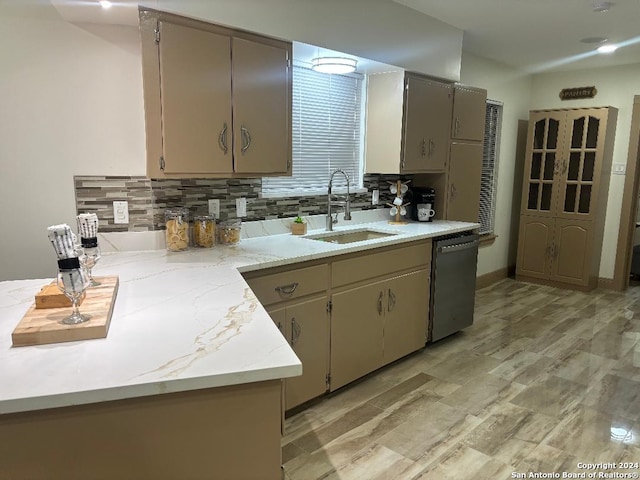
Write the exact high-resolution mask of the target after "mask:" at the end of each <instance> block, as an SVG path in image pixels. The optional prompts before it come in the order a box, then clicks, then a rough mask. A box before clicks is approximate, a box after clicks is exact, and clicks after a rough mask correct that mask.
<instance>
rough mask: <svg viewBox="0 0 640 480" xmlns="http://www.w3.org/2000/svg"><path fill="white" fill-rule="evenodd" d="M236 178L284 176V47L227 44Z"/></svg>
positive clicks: (287, 90)
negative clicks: (245, 174) (230, 67)
mask: <svg viewBox="0 0 640 480" xmlns="http://www.w3.org/2000/svg"><path fill="white" fill-rule="evenodd" d="M232 49H233V50H232V51H233V57H232V66H233V67H232V68H233V115H234V117H233V118H234V122H233V138H234V143H233V158H234V171H235V172H236V173H251V174H253V173H259V174H264V175H267V174H274V173H278V172H280V173H281V174H282V175H286V174H287V173H289V174H290V169H291V86H290V84H291V81H290V69H289V67H288V64H289V58H290V51H291V50H290V47H287V48H283V47H281V46H274V45H266V44H262V43H257V42H253V41H249V40H244V39H241V38H233V39H232Z"/></svg>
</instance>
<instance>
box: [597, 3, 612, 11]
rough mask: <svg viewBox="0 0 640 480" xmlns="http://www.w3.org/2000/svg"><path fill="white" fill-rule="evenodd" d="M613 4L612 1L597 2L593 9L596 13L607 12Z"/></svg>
mask: <svg viewBox="0 0 640 480" xmlns="http://www.w3.org/2000/svg"><path fill="white" fill-rule="evenodd" d="M611 5H613V3H611V2H598V1H597V2H595V3H594V4H593V11H594V12H596V13H605V12H608V11H609V10H610V9H611Z"/></svg>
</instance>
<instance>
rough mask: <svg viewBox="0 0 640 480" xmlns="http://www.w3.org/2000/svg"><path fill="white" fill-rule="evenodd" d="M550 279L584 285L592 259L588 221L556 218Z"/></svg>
mask: <svg viewBox="0 0 640 480" xmlns="http://www.w3.org/2000/svg"><path fill="white" fill-rule="evenodd" d="M555 222H556V223H555V232H554V242H553V249H552V252H551V254H552V257H553V263H552V268H551V280H555V281H558V282H564V283H571V284H574V285H583V286H586V285H588V284H589V274H590V263H591V261H592V259H591V255H592V241H593V234H592V232H591V224H592V222H590V221H585V220H567V219H560V218H558V219H556V221H555Z"/></svg>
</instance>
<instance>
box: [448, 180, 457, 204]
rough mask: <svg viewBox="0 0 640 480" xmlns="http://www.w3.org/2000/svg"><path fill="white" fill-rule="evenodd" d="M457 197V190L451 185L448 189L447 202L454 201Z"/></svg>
mask: <svg viewBox="0 0 640 480" xmlns="http://www.w3.org/2000/svg"><path fill="white" fill-rule="evenodd" d="M457 196H458V189H457V188H456V186H455V184H454V183H452V184H451V187H449V200H451V201H453V200H455V199H456V197H457Z"/></svg>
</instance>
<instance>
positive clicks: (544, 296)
mask: <svg viewBox="0 0 640 480" xmlns="http://www.w3.org/2000/svg"><path fill="white" fill-rule="evenodd" d="M639 436H640V287H635V288H630V289H629V290H627V291H626V292H624V293H618V292H611V291H601V290H596V291H595V292H592V293H589V294H585V293H579V292H572V291H568V290H559V289H554V288H551V287H542V286H537V285H531V284H524V283H518V282H516V281H514V280H510V279H509V280H505V281H502V282H500V283H498V284H495V285H493V286H491V287H488V288H485V289H483V290H480V291H479V292H478V294H477V299H476V315H475V323H474V325H473V326H472V327H470V328H468V329H466V330H465V331H464V332H461V333H458V334H456V335H454V336H452V337H449V338H447V339H445V340H442V341H440V342H438V343H436V344H432V345H429V346H427V347H426V348H425V349H424V350H422V351H420V352H417V353H416V354H414V355H412V356H409V357H408V358H406V359H404V360H402V361H400V362H397V363H396V364H394V365H391V366H389V367H387V368H385V369H382V370H381V371H379V372H376V373H374V374H372V375H370V376H368V377H366V378H365V379H364V380H363V381H361V382H359V383H357V384H355V385H352V386H349V387H347V388H345V389H343V390H342V391H339V392H336V393H335V394H332V395H330V396H329V397H327V398H325V399H323V400H322V401H320V402H318V403H317V404H314V405H313V406H311V407H310V408H308V409H307V410H305V411H303V412H301V413H299V414H297V415H295V416H293V417H291V418H288V419H287V421H286V430H285V435H284V439H283V444H282V445H283V462H284V465H285V477H286V478H287V479H290V480H298V479H364V480H378V479H457V480H460V479H462V480H466V479H474V480H480V479H491V480H493V479H497V480H500V479H507V478H518V477H517V475H515V474H516V473H517V474H525V475H526V477H519V478H529V472H534V473H536V472H543V473H559V474H560V477H559V478H562V473H563V472H576V473H586V474H587V477H586V478H589V477H588V474H589V473H594V472H596V473H597V474H598V475H599V472H606V473H611V472H620V473H632V474H640V468H635V467H633V466H632V468H620V464H621V463H622V462H640V437H639ZM579 462H583V463H596V462H605V463H616V464H618V465H617V466H616V467H617V468H615V469H605V468H604V467H599V468H596V469H595V470H585V469H584V468H580V467H579ZM514 472H515V473H514ZM547 478H553V477H547ZM594 478H603V477H601V476H596V477H594ZM610 478H612V477H610ZM636 478H637V477H636Z"/></svg>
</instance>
